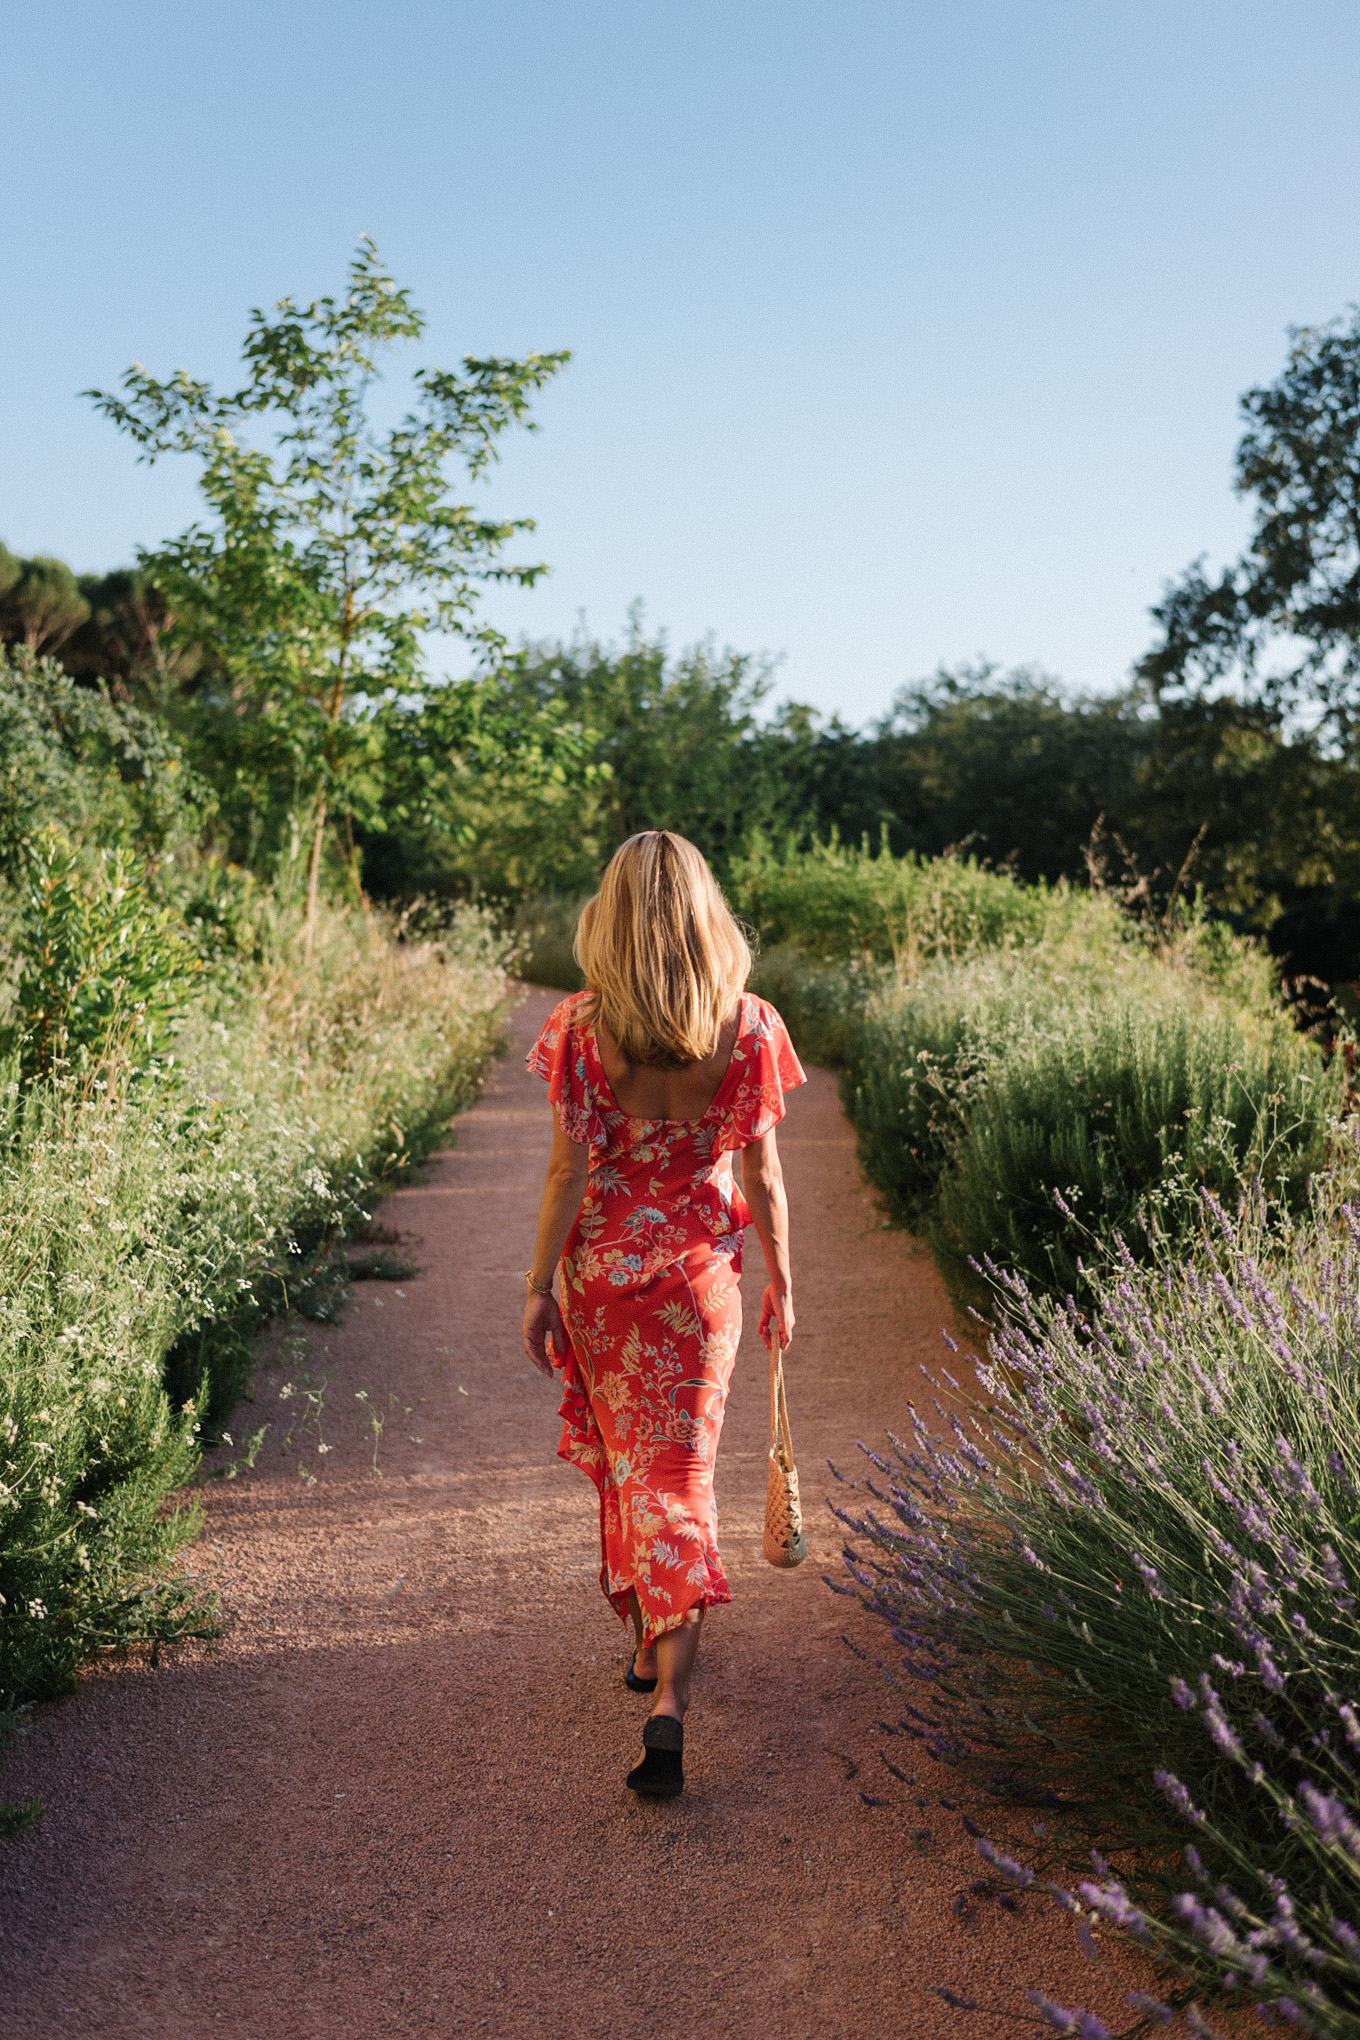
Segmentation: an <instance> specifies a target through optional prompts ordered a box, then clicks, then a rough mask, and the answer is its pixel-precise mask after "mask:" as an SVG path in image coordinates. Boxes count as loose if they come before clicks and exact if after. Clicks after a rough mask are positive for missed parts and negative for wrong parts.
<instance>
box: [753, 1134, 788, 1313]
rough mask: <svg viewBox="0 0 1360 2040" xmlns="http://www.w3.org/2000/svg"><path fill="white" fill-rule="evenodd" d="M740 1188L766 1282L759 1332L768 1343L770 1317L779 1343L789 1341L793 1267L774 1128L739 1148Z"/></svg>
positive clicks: (786, 1201)
mask: <svg viewBox="0 0 1360 2040" xmlns="http://www.w3.org/2000/svg"><path fill="white" fill-rule="evenodd" d="M741 1188H742V1194H743V1195H744V1197H745V1199H746V1202H747V1203H748V1204H749V1205H750V1207H751V1222H752V1224H753V1225H754V1226H755V1229H756V1236H757V1238H758V1239H759V1241H760V1248H761V1252H762V1253H763V1254H764V1256H765V1266H766V1268H767V1269H768V1271H769V1276H770V1279H769V1282H768V1283H767V1285H766V1288H765V1294H764V1296H763V1297H762V1298H761V1300H760V1336H761V1338H762V1339H764V1340H765V1343H766V1344H767V1345H768V1344H769V1336H768V1334H769V1327H770V1320H771V1318H773V1319H774V1320H775V1321H776V1323H777V1324H778V1326H779V1343H780V1345H781V1346H790V1345H792V1343H793V1269H792V1266H791V1264H790V1261H789V1201H788V1198H787V1197H786V1196H785V1195H784V1171H783V1169H782V1168H781V1167H780V1165H779V1148H778V1145H777V1143H776V1141H775V1137H774V1128H773V1127H771V1128H770V1130H769V1132H768V1133H762V1134H761V1136H760V1138H759V1140H753V1141H752V1142H751V1145H750V1146H749V1147H744V1148H743V1149H742V1151H741Z"/></svg>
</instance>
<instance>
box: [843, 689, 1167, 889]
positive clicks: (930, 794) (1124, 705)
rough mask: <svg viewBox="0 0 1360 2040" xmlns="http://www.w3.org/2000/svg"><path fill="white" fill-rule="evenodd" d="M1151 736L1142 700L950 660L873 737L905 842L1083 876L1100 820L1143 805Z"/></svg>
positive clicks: (1034, 871) (1038, 873) (899, 837)
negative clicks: (1069, 689) (1140, 797)
mask: <svg viewBox="0 0 1360 2040" xmlns="http://www.w3.org/2000/svg"><path fill="white" fill-rule="evenodd" d="M1151 741H1152V737H1151V730H1150V728H1149V724H1148V720H1147V717H1146V715H1145V713H1144V710H1143V707H1142V704H1141V703H1140V702H1139V700H1138V699H1137V698H1136V697H1135V696H1130V695H1124V694H1121V695H1114V696H1108V697H1101V696H1094V697H1080V696H1079V697H1077V698H1075V699H1074V698H1072V697H1071V696H1068V695H1065V694H1064V693H1063V691H1062V690H1061V688H1060V687H1059V685H1058V683H1057V682H1056V681H1055V680H1053V679H1051V678H1050V677H1049V676H1048V675H1046V674H1043V673H1040V672H1037V671H1036V670H1035V669H1033V668H1032V667H1027V666H1022V667H1018V668H1016V669H1015V670H1014V671H1013V672H1009V673H1003V672H1002V671H1001V670H1000V668H999V667H997V666H994V665H991V664H990V663H988V662H987V661H985V660H984V661H982V662H981V663H979V664H978V665H976V666H961V667H958V668H956V669H955V670H953V671H950V670H947V669H944V668H941V670H940V671H939V672H938V673H936V674H935V675H934V676H933V677H932V678H931V679H929V680H926V681H918V682H915V683H913V684H912V685H910V686H908V687H904V688H902V689H901V690H900V691H899V693H898V694H897V696H896V698H895V700H894V702H893V706H892V710H891V712H890V713H889V715H888V716H887V717H885V719H884V720H883V722H882V723H880V724H879V726H878V730H877V733H876V736H875V739H874V748H875V751H876V756H877V763H878V780H879V786H880V789H881V796H882V799H883V801H884V804H885V806H886V807H887V809H888V810H889V811H890V812H891V813H892V815H893V816H894V818H895V820H894V825H893V827H892V829H891V831H890V834H891V837H892V839H893V842H894V847H896V848H898V849H913V850H920V851H923V852H926V853H928V854H933V853H937V852H939V851H941V850H945V849H948V848H949V847H950V846H951V845H957V844H963V843H967V844H968V845H969V846H970V847H971V848H972V849H973V850H974V851H975V852H976V854H977V855H978V856H980V857H984V858H987V859H988V860H990V861H991V862H992V863H994V864H1003V863H1004V864H1008V865H1010V866H1012V867H1013V868H1014V869H1015V870H1016V872H1017V873H1018V874H1019V876H1020V877H1022V878H1026V879H1036V878H1049V879H1055V878H1059V877H1070V878H1074V877H1077V876H1078V875H1079V874H1081V873H1082V872H1083V871H1084V869H1085V853H1086V846H1087V843H1088V841H1089V839H1090V835H1091V830H1092V828H1093V827H1094V825H1095V823H1096V822H1097V820H1098V819H1099V818H1100V817H1101V816H1102V815H1103V816H1104V817H1105V818H1106V820H1107V821H1109V822H1111V823H1112V824H1113V825H1114V826H1115V827H1119V826H1121V824H1123V823H1124V822H1125V821H1126V819H1127V817H1128V816H1129V815H1130V814H1131V812H1132V811H1133V810H1134V809H1135V807H1136V805H1137V787H1138V780H1139V775H1140V773H1141V771H1142V769H1143V767H1144V764H1145V761H1146V758H1147V756H1148V753H1149V751H1150V748H1151ZM1194 833H1195V832H1194V829H1193V828H1192V829H1191V831H1190V837H1191V838H1193V836H1194ZM1188 840H1189V838H1187V841H1188ZM1181 855H1182V856H1183V855H1184V847H1182V851H1181Z"/></svg>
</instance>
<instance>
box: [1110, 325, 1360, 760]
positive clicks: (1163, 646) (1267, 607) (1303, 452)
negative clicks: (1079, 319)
mask: <svg viewBox="0 0 1360 2040" xmlns="http://www.w3.org/2000/svg"><path fill="white" fill-rule="evenodd" d="M1290 343H1291V344H1290V351H1289V359H1288V361H1287V363H1286V365H1285V368H1284V372H1283V374H1281V375H1280V376H1279V378H1278V379H1277V380H1276V381H1275V382H1273V383H1270V384H1268V385H1267V386H1265V387H1263V388H1259V389H1251V390H1248V391H1247V392H1246V394H1245V395H1244V396H1243V397H1242V399H1241V405H1240V408H1241V411H1242V415H1243V417H1244V418H1245V420H1246V422H1247V430H1246V431H1245V432H1244V434H1243V435H1242V438H1241V439H1240V440H1239V442H1238V446H1237V454H1236V463H1235V466H1236V487H1237V490H1238V493H1239V494H1240V495H1243V496H1250V497H1254V498H1255V518H1254V524H1253V529H1252V535H1251V539H1250V542H1249V544H1248V546H1247V549H1246V551H1245V552H1244V553H1243V555H1242V557H1241V558H1240V559H1239V560H1237V561H1236V562H1234V564H1233V565H1231V566H1229V567H1227V568H1225V569H1224V571H1223V572H1222V574H1220V575H1219V577H1218V578H1217V579H1216V580H1213V579H1211V578H1210V577H1209V576H1207V575H1206V574H1205V571H1204V566H1203V561H1202V559H1201V560H1198V561H1196V562H1195V564H1194V565H1193V566H1191V567H1190V568H1189V569H1188V570H1187V571H1186V573H1185V574H1184V575H1182V577H1181V579H1180V580H1179V581H1178V582H1175V583H1173V584H1172V585H1170V586H1169V587H1168V588H1167V591H1166V593H1165V595H1164V597H1163V599H1162V601H1161V602H1160V603H1159V604H1158V605H1157V606H1156V608H1155V609H1154V610H1153V612H1152V613H1153V616H1154V617H1155V618H1156V620H1157V623H1158V624H1159V625H1160V628H1161V637H1160V641H1159V642H1158V643H1157V644H1155V645H1154V646H1153V647H1152V649H1151V650H1150V651H1149V652H1148V654H1147V655H1146V657H1145V658H1144V659H1143V660H1142V662H1141V664H1140V666H1139V672H1140V674H1141V676H1142V677H1143V678H1144V679H1145V680H1146V681H1147V682H1148V684H1149V685H1150V686H1151V687H1152V688H1153V689H1154V691H1155V692H1156V694H1157V695H1158V696H1159V697H1160V696H1161V695H1162V694H1164V693H1167V692H1173V693H1174V692H1179V693H1192V694H1193V693H1203V692H1212V691H1215V690H1217V689H1219V688H1221V687H1222V686H1223V685H1224V684H1225V683H1229V682H1237V683H1238V684H1239V685H1240V686H1241V687H1243V689H1244V690H1246V691H1251V692H1258V693H1260V694H1261V695H1262V696H1263V697H1264V698H1265V699H1267V700H1269V701H1273V702H1277V703H1279V704H1280V705H1281V706H1283V707H1285V708H1294V709H1303V710H1305V711H1307V710H1312V711H1313V712H1314V713H1315V714H1317V715H1318V716H1319V717H1320V718H1321V719H1322V720H1323V721H1325V722H1327V723H1329V724H1330V725H1331V730H1332V734H1333V736H1334V737H1335V739H1336V740H1337V741H1338V742H1339V743H1341V744H1342V745H1343V746H1345V747H1347V748H1349V747H1351V746H1352V745H1353V744H1354V742H1355V739H1356V718H1357V714H1358V713H1360V309H1357V308H1354V307H1353V308H1352V311H1351V316H1350V320H1349V323H1343V322H1342V321H1339V320H1336V321H1333V322H1332V324H1330V325H1328V326H1321V327H1292V328H1291V329H1290ZM1277 658H1278V663H1274V661H1275V660H1276V659H1277Z"/></svg>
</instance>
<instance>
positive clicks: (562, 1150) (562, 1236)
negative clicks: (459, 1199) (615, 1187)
mask: <svg viewBox="0 0 1360 2040" xmlns="http://www.w3.org/2000/svg"><path fill="white" fill-rule="evenodd" d="M589 1173H590V1149H589V1148H588V1147H585V1146H584V1145H583V1144H582V1143H581V1142H580V1141H577V1140H568V1138H567V1136H566V1134H565V1133H563V1131H562V1129H561V1127H560V1126H559V1125H558V1123H557V1120H556V1117H555V1116H554V1119H553V1144H552V1153H551V1154H550V1155H549V1157H548V1177H547V1181H546V1182H545V1183H544V1185H543V1202H542V1204H541V1205H540V1206H539V1210H538V1242H537V1244H536V1246H535V1247H534V1265H533V1268H532V1270H531V1273H532V1275H533V1279H534V1282H535V1283H536V1284H537V1288H535V1289H531V1290H530V1291H529V1300H528V1302H527V1303H526V1304H525V1306H524V1350H525V1352H526V1353H527V1354H528V1355H529V1358H530V1359H531V1360H532V1361H533V1363H534V1365H535V1367H536V1368H537V1369H538V1371H539V1373H540V1374H546V1375H547V1376H548V1379H549V1380H551V1379H552V1371H553V1368H554V1367H555V1366H556V1367H560V1366H561V1365H562V1361H563V1359H564V1358H565V1356H566V1350H567V1334H566V1329H565V1327H564V1326H563V1323H562V1313H561V1312H560V1311H559V1310H558V1308H557V1300H556V1298H555V1297H553V1296H551V1295H546V1296H544V1295H540V1294H539V1291H540V1290H548V1289H550V1288H551V1286H552V1279H553V1277H554V1275H555V1274H556V1273H557V1264H558V1262H559V1261H560V1260H561V1258H562V1249H563V1247H564V1246H565V1245H566V1243H567V1234H568V1233H569V1232H570V1231H571V1228H572V1222H573V1220H574V1219H575V1217H576V1214H577V1212H578V1211H579V1210H580V1209H581V1199H582V1198H583V1197H584V1196H585V1193H586V1177H587V1176H588V1175H589ZM549 1338H550V1339H551V1340H552V1348H553V1354H554V1355H555V1356H556V1357H555V1358H552V1357H550V1356H549V1354H548V1351H547V1347H546V1343H545V1342H546V1340H547V1339H549Z"/></svg>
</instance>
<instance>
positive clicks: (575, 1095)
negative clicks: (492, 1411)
mask: <svg viewBox="0 0 1360 2040" xmlns="http://www.w3.org/2000/svg"><path fill="white" fill-rule="evenodd" d="M586 997H587V994H585V993H584V992H582V993H577V994H576V995H575V996H574V997H572V998H569V999H563V1001H562V1003H561V1004H560V1005H559V1006H557V1007H555V1008H554V1010H553V1012H552V1013H551V1014H549V1016H548V1019H547V1021H546V1022H545V1024H544V1026H543V1030H542V1032H541V1033H540V1035H539V1037H538V1040H537V1041H536V1042H535V1044H534V1046H533V1049H532V1051H531V1052H530V1055H529V1057H528V1066H529V1068H530V1069H531V1070H532V1071H533V1072H534V1073H535V1074H536V1075H537V1076H540V1077H545V1078H546V1079H547V1083H548V1096H549V1098H550V1099H551V1101H552V1104H553V1106H554V1108H555V1110H556V1112H557V1117H558V1121H559V1123H560V1125H561V1127H562V1130H563V1132H564V1133H566V1134H567V1135H568V1136H569V1137H570V1138H571V1139H572V1140H575V1141H580V1142H581V1143H582V1144H584V1145H587V1146H589V1148H590V1174H589V1178H588V1180H587V1184H586V1192H585V1196H584V1198H583V1199H582V1202H581V1209H580V1212H579V1214H578V1216H577V1219H576V1223H575V1225H574V1226H573V1227H572V1230H571V1233H570V1235H569V1237H568V1239H567V1243H566V1247H565V1248H564V1250H563V1254H562V1264H561V1268H560V1271H559V1272H560V1281H559V1284H558V1288H559V1293H560V1300H561V1306H562V1317H563V1321H564V1322H565V1324H566V1328H567V1336H568V1340H569V1342H570V1344H569V1348H568V1351H567V1353H566V1355H565V1359H564V1364H563V1368H562V1404H561V1410H560V1415H561V1417H562V1420H563V1421H562V1440H561V1443H560V1444H559V1446H558V1448H557V1449H558V1453H559V1455H560V1456H561V1457H562V1458H563V1459H569V1460H571V1461H572V1462H573V1463H574V1464H575V1465H577V1466H579V1467H580V1468H581V1469H582V1470H583V1472H585V1473H587V1474H589V1476H590V1478H591V1479H592V1480H593V1481H594V1483H595V1486H596V1488H597V1489H598V1491H599V1497H600V1546H601V1553H602V1562H601V1566H600V1585H601V1587H602V1588H603V1590H604V1593H605V1594H606V1596H607V1597H608V1599H609V1600H610V1601H611V1602H612V1603H613V1605H614V1607H615V1608H616V1609H617V1611H618V1613H619V1614H620V1615H621V1616H623V1617H624V1618H625V1620H626V1619H627V1618H626V1598H627V1595H628V1591H629V1589H630V1588H632V1589H634V1590H635V1591H636V1593H637V1597H638V1602H639V1605H640V1607H641V1609H642V1616H643V1633H644V1635H645V1637H646V1639H647V1641H648V1642H649V1643H650V1642H652V1641H653V1639H654V1638H656V1637H658V1636H660V1635H663V1634H664V1632H665V1631H666V1630H668V1629H674V1628H676V1627H678V1625H679V1624H680V1623H681V1622H682V1621H683V1620H684V1618H685V1613H686V1610H687V1609H689V1608H692V1607H694V1606H695V1605H696V1604H697V1603H699V1602H704V1603H708V1602H717V1601H728V1600H730V1599H731V1594H730V1593H729V1591H728V1585H727V1576H726V1574H725V1573H724V1571H723V1566H722V1559H721V1558H720V1556H719V1554H718V1541H717V1531H718V1518H717V1510H716V1507H715V1504H714V1498H713V1468H714V1460H715V1458H716V1456H717V1450H718V1439H719V1436H720V1435H721V1432H722V1420H723V1410H724V1407H725V1405H726V1401H727V1385H728V1382H729V1380H730V1378H731V1374H732V1363H733V1361H734V1359H735V1358H736V1352H737V1344H738V1341H739V1340H740V1338H741V1286H740V1276H741V1249H742V1234H743V1231H744V1229H745V1227H746V1226H747V1225H749V1224H750V1220H751V1214H750V1212H749V1211H748V1210H747V1207H746V1204H745V1201H744V1199H743V1198H742V1196H741V1193H740V1191H739V1190H738V1189H737V1186H736V1182H735V1179H734V1177H733V1173H732V1153H733V1150H734V1149H736V1148H743V1147H747V1146H749V1144H750V1143H751V1142H752V1141H754V1140H758V1139H759V1138H760V1136H761V1135H762V1134H763V1133H767V1132H768V1131H769V1130H770V1128H771V1127H772V1126H775V1125H777V1124H778V1122H779V1121H780V1120H781V1119H782V1118H783V1116H784V1093H785V1092H786V1091H789V1090H792V1089H793V1088H794V1087H795V1086H796V1085H798V1084H801V1083H802V1082H803V1081H804V1076H803V1071H802V1067H801V1065H800V1064H799V1061H798V1058H797V1056H796V1055H795V1054H794V1052H793V1045H792V1043H791V1042H790V1040H789V1037H788V1033H787V1031H786V1030H785V1027H784V1023H783V1021H782V1020H781V1019H780V1017H779V1015H778V1013H776V1012H775V1010H774V1008H773V1006H769V1005H767V1004H766V1003H765V1001H764V1000H763V999H757V998H755V997H753V996H752V995H751V994H749V993H748V994H746V995H745V996H744V997H743V998H742V1001H741V1013H740V1019H739V1024H738V1028H737V1040H736V1046H735V1047H734V1048H733V1050H732V1060H731V1062H730V1063H729V1064H728V1067H727V1072H726V1074H725V1076H724V1077H723V1080H722V1082H721V1084H720V1085H719V1086H718V1091H717V1095H716V1096H715V1098H714V1100H713V1103H712V1104H711V1105H710V1106H709V1108H708V1110H707V1112H705V1113H704V1114H703V1116H702V1118H699V1119H636V1118H632V1117H630V1116H629V1114H627V1113H626V1112H623V1111H622V1110H621V1109H620V1108H619V1106H618V1104H617V1103H616V1101H615V1099H614V1095H613V1092H612V1091H611V1090H610V1088H609V1080H608V1078H607V1077H606V1076H605V1073H604V1066H603V1064H602V1063H601V1061H600V1055H599V1050H598V1048H597V1046H596V1042H595V1033H594V1029H593V1027H591V1026H590V1025H588V1024H587V1023H585V1022H584V1021H582V1020H581V1019H580V1017H579V1015H580V1012H581V1008H582V1006H583V1004H584V1002H585V1000H586Z"/></svg>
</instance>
